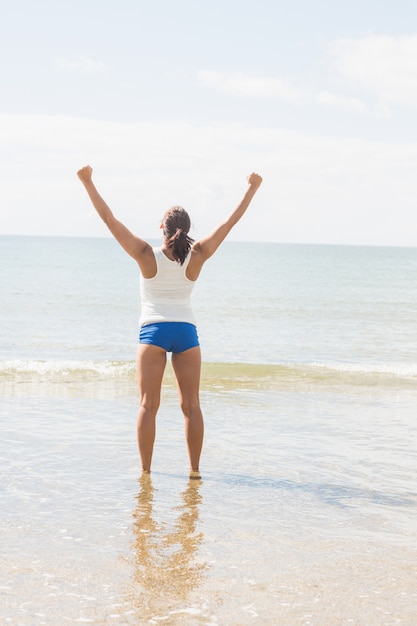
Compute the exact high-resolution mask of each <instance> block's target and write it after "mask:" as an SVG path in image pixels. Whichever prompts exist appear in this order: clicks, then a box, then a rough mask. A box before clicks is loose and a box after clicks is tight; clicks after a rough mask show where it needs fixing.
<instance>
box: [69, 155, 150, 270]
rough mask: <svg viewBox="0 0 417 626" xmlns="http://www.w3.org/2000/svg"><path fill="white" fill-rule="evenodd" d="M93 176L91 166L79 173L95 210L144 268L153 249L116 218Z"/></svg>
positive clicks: (125, 248) (83, 168) (124, 247)
mask: <svg viewBox="0 0 417 626" xmlns="http://www.w3.org/2000/svg"><path fill="white" fill-rule="evenodd" d="M92 174H93V169H92V167H90V166H89V165H86V166H85V167H82V168H81V169H80V170H79V171H78V172H77V176H78V178H79V179H80V181H81V182H82V184H83V185H84V187H85V190H86V192H87V193H88V196H89V198H90V200H91V202H92V204H93V206H94V208H95V210H96V211H97V213H98V214H99V216H100V217H101V219H102V220H103V222H104V223H105V224H106V226H107V228H108V229H109V230H110V232H111V233H112V235H113V236H114V237H115V239H116V240H117V241H118V242H119V243H120V245H121V246H122V248H123V249H124V250H126V252H127V253H128V254H129V255H130V256H131V257H133V258H134V259H135V260H136V261H137V262H138V263H139V266H141V268H142V265H143V263H144V261H145V263H146V257H147V255H148V254H149V251H150V250H151V247H150V246H149V244H148V243H147V242H146V241H144V240H143V239H140V238H139V237H136V236H135V235H134V234H133V233H131V232H130V230H129V229H128V228H126V226H124V224H122V223H121V222H119V220H117V219H116V218H115V217H114V215H113V213H112V211H111V210H110V207H109V206H108V205H107V204H106V202H105V201H104V200H103V198H102V197H101V195H100V194H99V192H98V191H97V189H96V187H95V185H94V183H93V180H92Z"/></svg>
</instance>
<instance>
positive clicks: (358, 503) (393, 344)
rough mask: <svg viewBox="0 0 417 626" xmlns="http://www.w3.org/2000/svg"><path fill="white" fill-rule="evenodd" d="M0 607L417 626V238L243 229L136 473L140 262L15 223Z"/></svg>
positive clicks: (4, 354) (202, 307)
mask: <svg viewBox="0 0 417 626" xmlns="http://www.w3.org/2000/svg"><path fill="white" fill-rule="evenodd" d="M0 285H1V307H0V329H1V335H0V336H1V342H0V391H1V398H2V399H1V405H0V459H1V461H0V463H1V485H0V490H1V491H0V493H1V551H0V552H1V557H0V565H1V567H0V623H2V624H12V625H13V626H20V625H22V626H41V625H43V624H45V625H51V626H56V625H57V624H66V623H69V624H96V625H102V624H103V625H104V624H106V625H115V626H118V625H129V626H130V625H132V626H133V625H135V626H137V625H142V624H144V625H145V624H146V625H147V624H158V625H159V624H164V625H165V624H166V625H173V626H180V625H181V626H182V625H186V626H195V625H199V624H201V625H203V624H204V625H219V626H246V625H258V624H259V625H268V626H269V625H271V626H277V625H279V626H297V625H319V626H337V625H345V624H346V625H347V624H354V625H356V626H362V625H363V626H382V625H389V626H391V625H394V624H403V625H407V626H413V625H415V624H416V623H417V584H416V581H417V315H416V311H417V306H416V305H417V249H416V248H382V247H381V248H380V247H354V246H351V247H350V246H320V245H301V244H299V245H283V244H272V243H264V244H260V243H237V242H226V243H225V244H224V245H223V246H222V247H221V248H220V249H219V251H218V252H217V254H216V255H215V256H214V257H213V258H212V259H210V260H209V261H208V263H207V264H206V266H205V267H204V269H203V272H202V274H201V276H200V278H199V281H198V282H197V284H196V287H195V290H194V296H193V301H194V310H195V313H196V317H197V319H198V330H199V337H200V342H201V346H202V355H203V371H202V385H201V400H202V409H203V413H204V418H205V426H206V433H205V443H204V448H203V454H202V459H201V472H202V480H201V481H193V480H191V481H190V480H189V478H188V457H187V451H186V446H185V441H184V434H183V420H182V416H181V414H180V410H179V407H178V401H177V393H176V387H175V381H174V378H173V374H172V369H171V365H170V363H169V364H168V366H167V371H166V375H165V379H164V390H163V397H162V404H161V408H160V411H159V415H158V421H157V438H156V444H155V451H154V459H153V466H152V474H151V476H150V477H148V478H146V477H141V476H140V465H139V459H138V454H137V445H136V414H137V403H138V401H137V390H136V379H135V363H134V361H135V350H136V342H137V334H138V317H139V309H140V297H139V272H138V269H137V267H136V264H135V263H134V261H133V260H132V259H130V258H129V257H128V256H127V255H126V254H125V253H124V252H123V251H122V250H121V249H120V248H119V246H118V245H117V244H116V243H115V242H114V241H113V240H112V239H105V238H103V239H99V238H96V239H93V238H70V237H67V238H65V237H63V238H54V237H51V238H48V237H17V236H16V237H14V236H1V237H0Z"/></svg>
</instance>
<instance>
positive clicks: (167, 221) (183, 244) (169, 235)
mask: <svg viewBox="0 0 417 626" xmlns="http://www.w3.org/2000/svg"><path fill="white" fill-rule="evenodd" d="M189 230H190V217H189V215H188V213H187V211H186V210H185V209H183V208H182V207H179V206H174V207H172V209H169V211H167V212H166V213H165V216H164V237H165V241H166V242H167V244H168V247H169V248H172V255H173V257H174V259H175V260H176V261H177V263H179V264H180V265H183V263H184V261H185V259H186V258H187V256H188V253H189V252H190V249H191V246H192V244H193V243H194V239H192V238H191V237H190V236H189V235H188V231H189Z"/></svg>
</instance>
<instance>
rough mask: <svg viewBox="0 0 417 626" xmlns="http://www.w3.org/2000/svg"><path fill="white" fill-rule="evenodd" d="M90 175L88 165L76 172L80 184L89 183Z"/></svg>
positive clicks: (91, 169) (91, 170) (91, 171)
mask: <svg viewBox="0 0 417 626" xmlns="http://www.w3.org/2000/svg"><path fill="white" fill-rule="evenodd" d="M92 174H93V168H92V167H90V165H86V166H85V167H82V168H81V169H80V170H78V172H77V176H78V178H79V179H80V181H81V182H82V183H87V182H89V181H90V180H91V176H92Z"/></svg>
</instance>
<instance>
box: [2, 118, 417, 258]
mask: <svg viewBox="0 0 417 626" xmlns="http://www.w3.org/2000/svg"><path fill="white" fill-rule="evenodd" d="M0 134H1V136H2V142H3V146H4V151H3V154H2V155H0V232H2V233H20V234H49V235H60V234H61V235H62V234H64V235H93V236H103V235H104V236H106V235H107V234H108V233H107V230H106V228H105V226H104V225H103V224H102V222H101V220H100V219H98V218H97V215H96V214H95V212H94V211H93V210H92V208H91V205H90V203H89V201H88V199H87V197H86V195H85V192H84V190H83V189H82V187H81V185H80V183H79V181H78V180H77V178H76V175H75V172H76V170H77V169H78V168H79V167H81V166H82V165H85V164H86V163H90V164H91V165H92V166H93V167H94V176H95V180H96V182H97V185H98V188H99V190H100V191H101V193H102V194H103V196H104V197H105V199H106V200H107V201H108V202H109V204H110V206H111V207H112V208H113V210H114V211H115V213H116V215H117V216H118V217H119V218H120V219H121V220H122V221H123V222H125V223H126V225H127V226H128V227H130V228H131V229H132V230H133V231H134V232H136V233H137V234H138V235H139V236H143V237H146V238H148V237H149V238H158V237H159V234H160V233H159V228H158V227H159V220H160V218H161V217H162V215H163V212H164V211H165V209H166V208H167V207H169V206H171V205H172V204H181V205H183V206H185V207H186V208H187V209H189V210H190V212H191V215H192V220H193V236H196V237H200V236H203V235H205V234H206V233H207V232H209V231H210V230H212V228H213V227H214V226H216V224H217V223H219V222H220V221H221V220H223V219H224V217H225V216H226V215H227V214H228V212H230V211H231V210H232V208H233V207H234V206H235V205H236V203H237V202H238V201H239V199H240V197H241V196H242V194H243V192H244V191H245V188H246V181H245V177H246V175H247V174H248V173H249V172H250V171H252V170H255V171H259V173H260V174H262V175H263V177H264V183H263V185H262V187H261V189H260V191H259V196H257V197H256V203H255V204H254V206H253V207H251V209H250V210H249V211H248V214H247V215H245V219H244V220H242V222H240V223H239V224H238V226H237V227H236V229H234V231H233V233H232V235H231V239H237V240H246V241H281V242H297V241H298V242H310V243H336V244H337V243H339V244H340V243H350V244H380V245H412V246H417V222H416V220H415V197H416V196H417V180H416V177H415V171H416V169H417V143H412V142H409V141H407V142H393V141H389V142H383V141H372V140H359V139H354V138H349V137H345V138H340V137H339V138H330V137H324V136H321V135H320V134H312V133H302V132H294V131H289V130H284V129H279V128H273V127H258V126H245V125H242V124H208V125H205V126H204V125H194V124H191V123H185V122H181V123H174V122H163V123H162V122H160V123H116V122H109V121H104V120H94V119H84V118H77V117H66V116H36V115H32V116H25V115H14V116H13V115H0Z"/></svg>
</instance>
